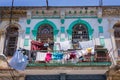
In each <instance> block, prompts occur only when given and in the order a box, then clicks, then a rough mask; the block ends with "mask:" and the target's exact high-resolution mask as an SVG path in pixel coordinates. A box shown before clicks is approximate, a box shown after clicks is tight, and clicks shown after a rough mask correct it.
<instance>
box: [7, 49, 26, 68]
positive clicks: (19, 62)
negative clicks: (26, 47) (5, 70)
mask: <svg viewBox="0 0 120 80" xmlns="http://www.w3.org/2000/svg"><path fill="white" fill-rule="evenodd" d="M27 64H28V60H27V56H26V55H23V53H22V51H21V50H16V52H15V53H14V55H13V57H12V58H11V60H10V62H9V65H10V66H11V67H12V68H14V69H16V70H25V68H26V66H27Z"/></svg>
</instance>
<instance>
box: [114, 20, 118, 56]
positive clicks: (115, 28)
mask: <svg viewBox="0 0 120 80" xmlns="http://www.w3.org/2000/svg"><path fill="white" fill-rule="evenodd" d="M113 29H114V37H115V44H116V48H117V50H118V56H119V57H120V22H118V23H116V24H115V25H114V26H113Z"/></svg>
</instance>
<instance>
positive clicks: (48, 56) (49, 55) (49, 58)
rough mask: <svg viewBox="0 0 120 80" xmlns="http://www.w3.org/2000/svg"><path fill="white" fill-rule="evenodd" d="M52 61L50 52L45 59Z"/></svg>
mask: <svg viewBox="0 0 120 80" xmlns="http://www.w3.org/2000/svg"><path fill="white" fill-rule="evenodd" d="M50 60H52V54H51V53H50V52H47V54H46V57H45V61H46V62H49V61H50Z"/></svg>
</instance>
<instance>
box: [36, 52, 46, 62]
mask: <svg viewBox="0 0 120 80" xmlns="http://www.w3.org/2000/svg"><path fill="white" fill-rule="evenodd" d="M46 54H47V53H43V52H37V56H36V61H45V57H46Z"/></svg>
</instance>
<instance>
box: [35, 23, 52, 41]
mask: <svg viewBox="0 0 120 80" xmlns="http://www.w3.org/2000/svg"><path fill="white" fill-rule="evenodd" d="M48 39H50V40H51V41H53V28H52V27H51V26H50V25H48V24H45V25H42V26H40V27H39V28H38V33H37V40H41V42H44V43H45V42H47V40H48Z"/></svg>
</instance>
